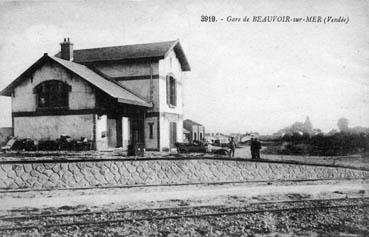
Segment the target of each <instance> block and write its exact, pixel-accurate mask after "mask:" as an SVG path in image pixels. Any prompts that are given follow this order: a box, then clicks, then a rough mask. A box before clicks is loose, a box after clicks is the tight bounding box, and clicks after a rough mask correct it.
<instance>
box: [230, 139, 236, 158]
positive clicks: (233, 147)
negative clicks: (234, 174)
mask: <svg viewBox="0 0 369 237" xmlns="http://www.w3.org/2000/svg"><path fill="white" fill-rule="evenodd" d="M228 146H229V148H230V149H231V150H230V152H229V156H230V157H234V151H235V150H236V142H235V141H234V139H233V137H231V140H230V141H229V144H228Z"/></svg>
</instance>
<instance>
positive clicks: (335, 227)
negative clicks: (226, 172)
mask: <svg viewBox="0 0 369 237" xmlns="http://www.w3.org/2000/svg"><path fill="white" fill-rule="evenodd" d="M363 203H365V204H369V200H368V199H366V200H364V201H363V200H341V201H337V200H336V201H323V202H322V201H318V202H317V201H314V202H311V201H304V202H299V203H291V204H286V203H284V204H283V203H282V204H270V205H265V204H253V205H247V206H243V207H236V208H235V207H233V208H230V207H227V208H225V207H211V208H202V209H201V208H193V209H191V208H190V209H186V211H185V213H186V214H188V213H190V214H191V213H212V212H219V211H231V210H240V209H241V210H243V209H245V210H260V209H268V208H269V209H270V208H290V207H312V206H315V207H317V208H316V209H309V210H302V211H282V212H263V213H256V214H238V215H227V216H207V217H199V218H180V219H166V220H158V219H153V220H142V221H132V220H127V221H124V222H122V223H115V224H104V225H92V226H75V225H72V226H66V227H62V228H60V227H54V228H46V229H44V228H40V229H39V230H36V229H34V230H29V231H4V232H0V234H2V235H4V236H13V235H17V236H19V235H30V236H32V235H34V236H38V235H43V236H96V235H103V236H368V235H369V230H368V226H369V208H368V206H360V205H362V204H363ZM347 204H357V205H358V206H357V207H354V208H353V207H350V208H340V209H319V206H326V205H330V206H334V205H347ZM178 213H183V211H178V210H159V211H144V212H143V211H141V212H131V213H125V214H124V217H125V218H127V219H131V218H132V217H134V218H137V217H145V216H146V217H153V216H157V217H162V216H168V215H177V214H178ZM117 215H118V214H117ZM120 217H122V216H120ZM114 218H115V216H114V214H110V215H107V214H105V215H104V218H103V219H101V216H99V215H93V216H90V217H89V219H90V220H94V221H99V220H106V219H109V220H113V219H114ZM84 220H86V219H84ZM30 221H31V220H27V223H30ZM66 221H72V222H73V221H81V219H78V218H77V219H73V218H72V217H67V218H64V219H62V221H61V220H55V219H53V218H51V219H49V220H45V219H43V220H39V222H37V221H36V224H38V225H45V224H50V223H58V222H59V223H60V222H66ZM15 224H19V223H15ZM32 224H35V221H33V222H32Z"/></svg>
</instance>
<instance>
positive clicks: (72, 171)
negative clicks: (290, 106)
mask: <svg viewBox="0 0 369 237" xmlns="http://www.w3.org/2000/svg"><path fill="white" fill-rule="evenodd" d="M321 178H369V171H361V170H353V169H346V168H335V167H322V166H309V165H294V164H277V163H262V162H250V161H248V162H245V161H227V160H210V159H209V160H144V161H123V160H108V161H107V160H105V161H104V160H100V161H50V162H49V161H43V162H40V161H37V162H30V161H28V162H27V163H21V162H13V163H1V164H0V189H21V188H31V189H50V188H85V187H95V186H100V187H104V186H124V185H143V184H148V185H161V184H184V183H202V182H208V183H212V182H229V181H258V180H290V179H321Z"/></svg>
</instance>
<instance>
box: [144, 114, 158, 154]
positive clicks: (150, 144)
mask: <svg viewBox="0 0 369 237" xmlns="http://www.w3.org/2000/svg"><path fill="white" fill-rule="evenodd" d="M150 123H153V138H152V139H151V138H150V126H149V124H150ZM145 145H146V148H147V149H158V118H157V117H148V118H146V119H145Z"/></svg>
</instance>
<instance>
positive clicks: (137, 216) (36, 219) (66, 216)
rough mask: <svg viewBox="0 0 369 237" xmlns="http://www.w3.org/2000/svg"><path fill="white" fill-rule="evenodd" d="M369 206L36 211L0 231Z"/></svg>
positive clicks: (329, 202) (357, 202)
mask: <svg viewBox="0 0 369 237" xmlns="http://www.w3.org/2000/svg"><path fill="white" fill-rule="evenodd" d="M367 207H369V198H368V197H366V198H341V199H308V200H298V201H279V202H259V203H249V204H248V205H244V206H241V207H228V206H195V207H174V208H173V207H167V208H155V209H131V210H128V209H127V210H118V211H111V212H86V213H81V212H77V213H76V212H75V213H58V214H39V215H29V216H13V217H5V216H3V217H0V223H2V224H1V225H0V233H4V232H14V231H27V230H33V229H37V230H45V229H53V228H58V229H60V228H68V227H70V226H78V227H83V226H105V225H114V224H122V223H132V222H141V221H158V220H168V219H186V218H190V219H199V218H213V217H224V216H236V215H257V214H263V213H272V214H280V213H296V212H304V211H312V212H317V211H326V210H336V209H347V210H348V211H350V210H352V209H355V208H359V209H362V208H367Z"/></svg>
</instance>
